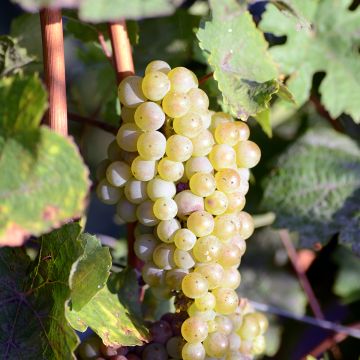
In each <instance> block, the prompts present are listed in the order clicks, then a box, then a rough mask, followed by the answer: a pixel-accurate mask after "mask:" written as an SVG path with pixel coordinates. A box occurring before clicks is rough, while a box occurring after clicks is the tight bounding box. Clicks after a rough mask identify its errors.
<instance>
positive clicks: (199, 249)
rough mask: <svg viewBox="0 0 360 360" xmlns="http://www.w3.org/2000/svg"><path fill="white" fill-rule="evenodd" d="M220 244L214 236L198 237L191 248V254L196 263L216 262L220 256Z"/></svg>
mask: <svg viewBox="0 0 360 360" xmlns="http://www.w3.org/2000/svg"><path fill="white" fill-rule="evenodd" d="M222 246H223V245H222V244H221V242H220V240H219V239H218V238H217V237H216V236H214V235H208V236H203V237H200V238H199V239H198V240H197V241H196V243H195V246H194V247H193V253H194V256H195V258H196V260H197V261H199V262H202V263H206V262H212V261H216V260H217V259H218V257H219V255H220V254H221V248H222Z"/></svg>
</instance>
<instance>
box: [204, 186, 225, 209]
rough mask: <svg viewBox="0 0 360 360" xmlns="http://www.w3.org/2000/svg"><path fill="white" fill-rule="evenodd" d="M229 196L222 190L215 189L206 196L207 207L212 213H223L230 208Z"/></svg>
mask: <svg viewBox="0 0 360 360" xmlns="http://www.w3.org/2000/svg"><path fill="white" fill-rule="evenodd" d="M228 203H229V200H228V197H227V196H226V194H225V193H223V192H221V191H218V190H216V191H214V192H213V193H212V194H210V195H208V196H207V197H206V198H205V201H204V204H205V209H206V211H208V212H209V213H210V214H212V215H221V214H223V213H224V212H225V211H226V210H227V209H228Z"/></svg>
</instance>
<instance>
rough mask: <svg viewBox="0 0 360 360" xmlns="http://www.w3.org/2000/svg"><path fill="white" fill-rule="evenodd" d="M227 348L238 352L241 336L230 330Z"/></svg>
mask: <svg viewBox="0 0 360 360" xmlns="http://www.w3.org/2000/svg"><path fill="white" fill-rule="evenodd" d="M228 339H229V350H230V351H231V352H239V349H240V346H241V337H240V336H239V335H238V334H237V333H235V332H232V333H231V334H230V335H229V336H228Z"/></svg>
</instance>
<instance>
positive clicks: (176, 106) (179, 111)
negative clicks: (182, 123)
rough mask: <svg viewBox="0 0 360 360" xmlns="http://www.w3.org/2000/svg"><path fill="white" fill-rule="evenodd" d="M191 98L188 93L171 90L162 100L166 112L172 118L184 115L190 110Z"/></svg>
mask: <svg viewBox="0 0 360 360" xmlns="http://www.w3.org/2000/svg"><path fill="white" fill-rule="evenodd" d="M190 105H191V103H190V98H189V96H188V95H187V94H182V93H177V92H173V91H171V92H169V93H168V94H166V95H165V97H164V99H163V101H162V107H163V110H164V112H165V114H166V115H167V116H169V117H171V118H176V117H180V116H184V115H185V114H186V113H187V112H188V111H189V110H190Z"/></svg>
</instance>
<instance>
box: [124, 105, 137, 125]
mask: <svg viewBox="0 0 360 360" xmlns="http://www.w3.org/2000/svg"><path fill="white" fill-rule="evenodd" d="M135 110H136V108H128V107H126V106H123V107H122V108H121V119H122V121H123V123H131V122H134V114H135Z"/></svg>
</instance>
